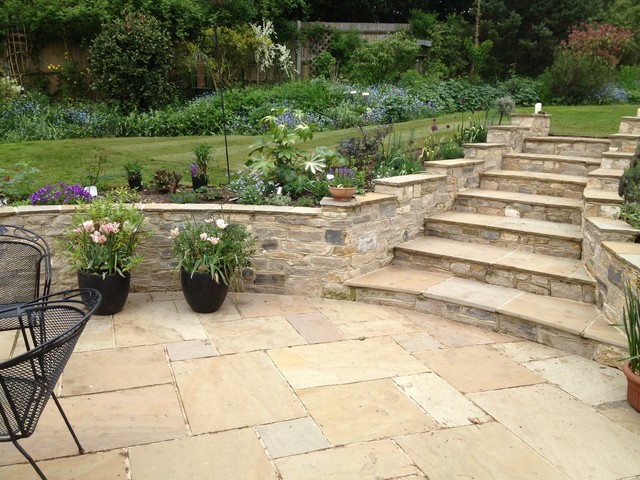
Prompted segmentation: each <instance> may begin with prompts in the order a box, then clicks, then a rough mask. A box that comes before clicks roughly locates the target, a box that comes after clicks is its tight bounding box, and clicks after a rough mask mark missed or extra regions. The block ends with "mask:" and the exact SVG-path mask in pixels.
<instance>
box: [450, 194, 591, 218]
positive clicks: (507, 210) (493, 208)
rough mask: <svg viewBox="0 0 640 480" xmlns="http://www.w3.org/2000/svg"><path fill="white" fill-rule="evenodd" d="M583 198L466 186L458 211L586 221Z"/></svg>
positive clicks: (459, 195) (456, 206)
mask: <svg viewBox="0 0 640 480" xmlns="http://www.w3.org/2000/svg"><path fill="white" fill-rule="evenodd" d="M582 207H583V201H582V200H579V199H577V198H565V197H552V196H550V195H531V194H529V193H518V192H505V191H501V190H483V189H474V190H464V191H461V192H459V193H458V196H457V198H456V204H455V205H454V209H455V210H456V211H458V212H468V213H480V214H483V215H503V216H505V217H515V218H532V219H535V220H544V221H547V222H557V223H572V224H574V225H581V224H582Z"/></svg>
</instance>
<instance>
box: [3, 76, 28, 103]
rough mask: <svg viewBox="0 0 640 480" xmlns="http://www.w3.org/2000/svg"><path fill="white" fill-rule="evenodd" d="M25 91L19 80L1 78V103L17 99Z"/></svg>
mask: <svg viewBox="0 0 640 480" xmlns="http://www.w3.org/2000/svg"><path fill="white" fill-rule="evenodd" d="M23 91H24V89H23V88H22V86H21V85H20V83H18V81H17V80H15V79H13V78H10V77H0V101H2V100H11V99H12V98H16V97H17V96H18V95H20V94H21V93H22V92H23Z"/></svg>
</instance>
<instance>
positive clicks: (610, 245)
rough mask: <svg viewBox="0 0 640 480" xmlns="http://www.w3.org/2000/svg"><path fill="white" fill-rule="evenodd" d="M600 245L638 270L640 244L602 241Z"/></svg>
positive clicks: (639, 265)
mask: <svg viewBox="0 0 640 480" xmlns="http://www.w3.org/2000/svg"><path fill="white" fill-rule="evenodd" d="M602 247H603V248H605V249H606V250H607V251H609V252H611V253H612V254H613V255H614V256H615V257H616V258H618V259H620V260H621V261H622V262H624V263H626V264H628V265H629V266H631V267H633V268H634V269H636V270H640V244H638V243H631V242H608V241H605V242H602Z"/></svg>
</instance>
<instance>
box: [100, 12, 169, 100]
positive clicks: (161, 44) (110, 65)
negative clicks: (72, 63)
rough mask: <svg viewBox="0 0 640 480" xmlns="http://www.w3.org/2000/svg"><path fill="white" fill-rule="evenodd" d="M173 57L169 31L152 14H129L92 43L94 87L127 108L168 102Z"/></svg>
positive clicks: (114, 23) (105, 27)
mask: <svg viewBox="0 0 640 480" xmlns="http://www.w3.org/2000/svg"><path fill="white" fill-rule="evenodd" d="M172 58H173V53H172V46H171V40H170V38H169V34H168V33H167V32H166V31H165V30H164V29H163V28H162V26H161V24H160V22H159V21H158V20H157V19H156V18H154V17H152V16H144V15H138V16H127V17H125V18H124V19H117V20H114V21H113V22H111V23H110V24H108V25H105V26H104V28H103V30H102V32H101V33H100V34H99V35H98V36H97V37H96V38H95V40H94V41H93V43H92V44H91V50H90V60H91V72H92V74H93V78H94V81H93V85H92V87H93V88H94V89H95V90H96V91H97V92H98V93H99V94H100V95H101V96H102V97H104V98H106V99H108V100H112V101H114V102H115V103H116V104H117V105H119V106H120V107H121V108H122V109H123V110H128V111H130V110H135V109H140V110H147V109H149V108H155V107H159V106H161V105H163V104H165V103H167V101H168V99H169V98H171V95H172V86H171V84H170V83H169V81H168V80H167V75H168V73H169V69H170V68H171V61H172Z"/></svg>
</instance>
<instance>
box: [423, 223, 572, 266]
mask: <svg viewBox="0 0 640 480" xmlns="http://www.w3.org/2000/svg"><path fill="white" fill-rule="evenodd" d="M425 233H426V235H430V236H434V237H440V238H449V239H451V240H459V241H463V242H469V243H479V244H485V245H486V244H491V245H496V246H500V247H507V248H513V249H516V250H521V251H525V252H533V253H539V254H541V255H552V256H557V257H567V258H576V259H577V258H580V255H581V242H582V233H581V232H580V226H578V225H569V224H565V223H553V222H545V221H542V220H533V219H529V218H511V217H504V216H498V215H480V214H475V213H463V212H446V213H441V214H436V215H432V216H429V217H427V218H426V219H425Z"/></svg>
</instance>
